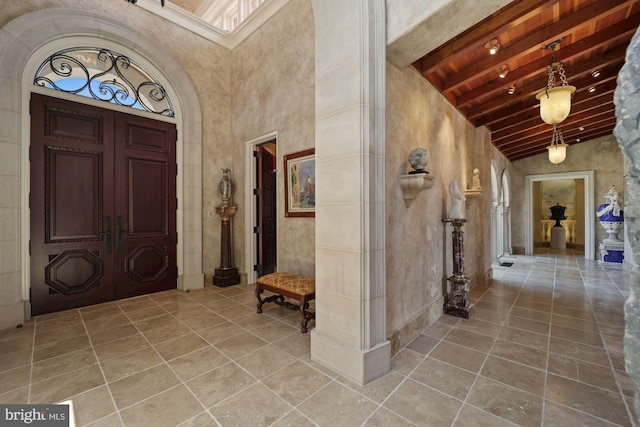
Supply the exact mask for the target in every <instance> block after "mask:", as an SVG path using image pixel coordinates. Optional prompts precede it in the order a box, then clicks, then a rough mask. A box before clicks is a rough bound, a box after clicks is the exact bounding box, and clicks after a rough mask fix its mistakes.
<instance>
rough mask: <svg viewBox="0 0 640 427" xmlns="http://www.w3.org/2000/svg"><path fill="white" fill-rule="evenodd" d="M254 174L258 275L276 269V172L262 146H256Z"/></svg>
mask: <svg viewBox="0 0 640 427" xmlns="http://www.w3.org/2000/svg"><path fill="white" fill-rule="evenodd" d="M257 153H258V154H257V162H256V172H257V173H256V175H257V177H258V191H257V194H258V203H257V206H258V211H257V216H258V217H257V223H258V230H257V231H258V233H257V238H258V268H257V271H258V277H260V276H264V275H265V274H269V273H273V272H274V271H276V258H277V241H276V236H277V232H276V172H275V169H276V168H275V157H274V156H273V155H271V153H269V151H267V150H266V149H265V148H264V147H258V151H257Z"/></svg>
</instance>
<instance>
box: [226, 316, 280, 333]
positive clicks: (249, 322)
mask: <svg viewBox="0 0 640 427" xmlns="http://www.w3.org/2000/svg"><path fill="white" fill-rule="evenodd" d="M233 323H235V324H236V325H238V326H241V327H243V328H245V329H246V330H248V331H251V332H254V333H255V330H256V329H258V328H261V327H262V328H264V327H267V326H268V325H271V324H272V323H283V322H278V321H276V319H274V318H273V317H271V316H263V315H262V314H257V313H251V314H249V315H247V316H242V317H238V318H237V319H233ZM285 325H287V326H290V325H289V324H288V323H285Z"/></svg>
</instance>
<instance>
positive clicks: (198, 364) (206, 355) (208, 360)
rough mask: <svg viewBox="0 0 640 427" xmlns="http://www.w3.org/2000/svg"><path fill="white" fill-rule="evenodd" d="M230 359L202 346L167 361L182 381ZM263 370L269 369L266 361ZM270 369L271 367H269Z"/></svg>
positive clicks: (211, 348) (212, 368) (210, 369)
mask: <svg viewBox="0 0 640 427" xmlns="http://www.w3.org/2000/svg"><path fill="white" fill-rule="evenodd" d="M230 361H231V359H229V358H228V357H226V356H225V355H224V354H222V353H220V352H219V351H218V350H216V349H215V348H213V347H204V348H202V349H200V350H196V351H194V352H192V353H189V354H186V355H184V356H181V357H178V358H176V359H173V360H171V361H170V362H169V366H171V369H173V371H174V372H175V373H176V375H178V378H180V379H181V380H182V381H188V380H190V379H192V378H195V377H197V376H199V375H202V374H204V373H206V372H209V371H212V370H214V369H216V368H218V367H220V366H222V365H224V364H225V363H229V362H230ZM262 369H263V370H268V369H270V367H269V365H268V363H267V362H266V361H265V364H264V365H263V367H262ZM271 369H272V368H271Z"/></svg>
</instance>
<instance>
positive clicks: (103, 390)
mask: <svg viewBox="0 0 640 427" xmlns="http://www.w3.org/2000/svg"><path fill="white" fill-rule="evenodd" d="M71 400H72V401H73V412H74V414H75V418H76V424H77V425H80V426H83V425H87V424H91V423H92V422H94V421H97V420H99V419H102V418H104V417H106V416H108V415H110V414H114V413H115V412H116V407H115V406H114V404H113V400H112V399H111V393H110V392H109V389H108V388H107V386H106V385H105V386H100V387H97V388H94V389H92V390H89V391H85V392H84V393H80V394H77V395H75V396H73V397H72V398H71Z"/></svg>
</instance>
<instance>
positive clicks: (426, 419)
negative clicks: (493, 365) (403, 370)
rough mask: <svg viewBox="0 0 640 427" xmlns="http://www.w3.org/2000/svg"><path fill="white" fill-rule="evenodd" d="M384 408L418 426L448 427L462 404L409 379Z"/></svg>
mask: <svg viewBox="0 0 640 427" xmlns="http://www.w3.org/2000/svg"><path fill="white" fill-rule="evenodd" d="M383 406H384V407H385V408H387V409H389V410H391V411H393V412H395V413H396V414H402V416H403V417H404V418H406V419H408V420H409V421H411V422H413V423H415V424H417V425H421V426H448V425H451V424H452V422H453V420H454V419H455V417H456V414H457V413H458V411H459V409H460V407H461V406H462V402H461V401H459V400H456V399H454V398H452V397H449V396H447V395H444V394H442V393H439V392H437V391H435V390H433V389H431V388H429V387H427V386H425V385H422V384H419V383H417V382H415V381H413V380H411V379H407V380H405V382H403V383H402V384H401V385H400V387H398V389H397V390H396V391H395V392H394V393H393V394H392V395H391V397H389V399H388V400H387V401H386V402H385V403H384V405H383Z"/></svg>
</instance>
